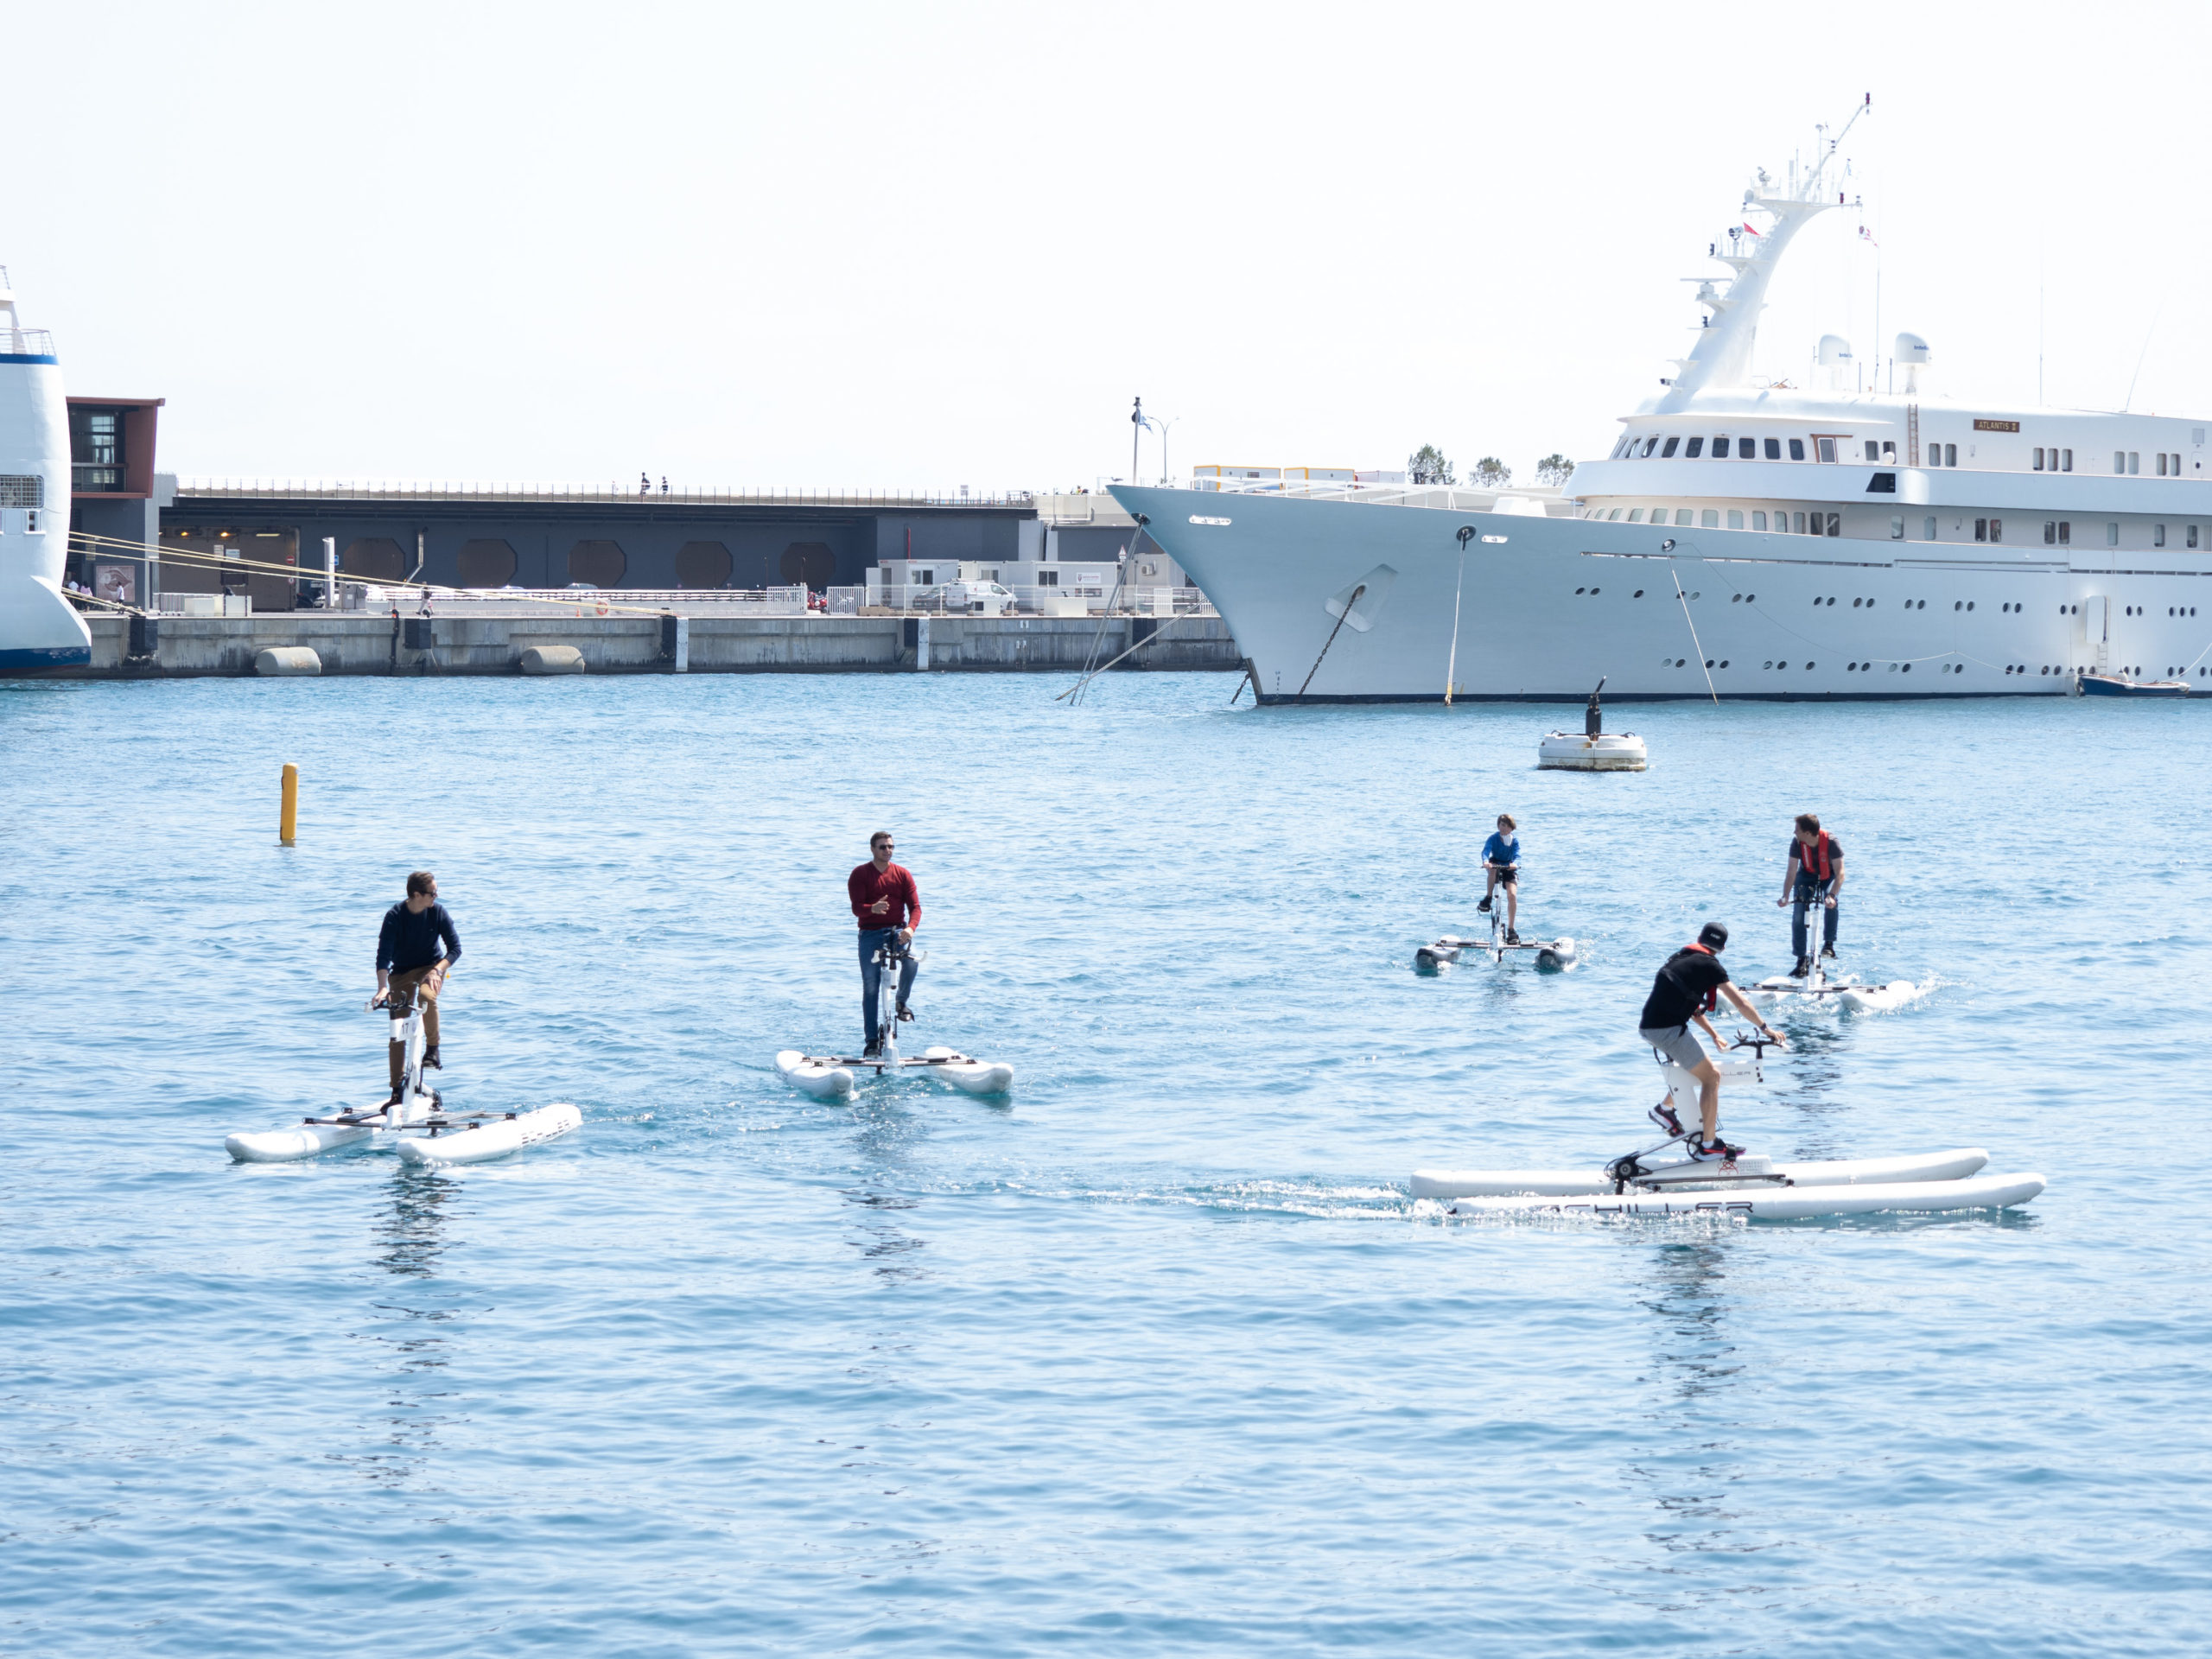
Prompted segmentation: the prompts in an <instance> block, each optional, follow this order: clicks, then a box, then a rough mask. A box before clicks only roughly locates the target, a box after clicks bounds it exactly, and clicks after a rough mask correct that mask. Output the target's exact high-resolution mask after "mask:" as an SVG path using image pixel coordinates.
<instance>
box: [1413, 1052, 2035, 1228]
mask: <svg viewBox="0 0 2212 1659" xmlns="http://www.w3.org/2000/svg"><path fill="white" fill-rule="evenodd" d="M1770 1046H1774V1045H1772V1044H1771V1043H1770V1041H1769V1040H1768V1039H1760V1038H1750V1037H1745V1038H1740V1039H1738V1042H1737V1043H1736V1045H1735V1046H1733V1047H1732V1048H1729V1049H1726V1050H1724V1051H1723V1052H1721V1053H1720V1054H1718V1055H1716V1056H1714V1057H1713V1064H1714V1065H1717V1066H1718V1067H1719V1070H1720V1074H1721V1078H1722V1081H1724V1082H1728V1083H1733V1084H1738V1086H1741V1085H1743V1084H1757V1083H1764V1081H1765V1080H1766V1073H1765V1066H1766V1050H1767V1049H1768V1048H1769V1047H1770ZM1745 1049H1749V1050H1750V1051H1751V1052H1750V1054H1749V1055H1748V1056H1745V1054H1743V1053H1742V1052H1740V1051H1742V1050H1745ZM1660 1067H1661V1072H1662V1076H1664V1077H1665V1078H1666V1080H1667V1103H1668V1104H1669V1106H1670V1107H1671V1108H1672V1109H1674V1110H1675V1112H1676V1113H1677V1114H1678V1116H1680V1117H1681V1118H1683V1119H1685V1120H1688V1121H1689V1122H1695V1121H1696V1118H1697V1099H1698V1085H1697V1080H1696V1079H1695V1078H1694V1077H1692V1076H1691V1075H1690V1073H1689V1072H1688V1071H1686V1070H1684V1069H1683V1068H1682V1067H1681V1066H1680V1065H1676V1064H1675V1062H1674V1061H1672V1060H1670V1059H1668V1058H1665V1057H1664V1056H1661V1057H1660ZM1694 1133H1696V1131H1694V1130H1692V1129H1685V1130H1683V1131H1682V1132H1681V1134H1679V1135H1669V1136H1668V1137H1667V1138H1666V1139H1665V1140H1663V1141H1660V1142H1658V1143H1657V1144H1656V1145H1655V1146H1649V1147H1642V1148H1640V1149H1639V1150H1637V1151H1635V1152H1630V1153H1624V1154H1622V1155H1621V1156H1619V1157H1618V1158H1614V1159H1611V1160H1608V1161H1607V1162H1606V1163H1605V1164H1604V1165H1602V1166H1599V1168H1597V1169H1594V1170H1582V1169H1495V1170H1448V1169H1421V1170H1415V1171H1414V1176H1413V1182H1412V1190H1413V1196H1414V1198H1417V1199H1432V1200H1436V1201H1439V1202H1441V1203H1443V1204H1444V1205H1445V1206H1446V1209H1445V1213H1446V1214H1447V1215H1452V1216H1472V1215H1481V1214H1486V1213H1491V1212H1495V1211H1572V1212H1577V1213H1585V1214H1599V1215H1635V1216H1667V1215H1695V1214H1719V1215H1732V1216H1741V1217H1745V1218H1748V1219H1752V1220H1765V1221H1796V1220H1803V1219H1806V1218H1808V1217H1820V1216H1847V1215H1862V1214H1869V1213H1872V1212H1874V1211H1943V1210H1989V1209H2007V1208H2010V1207H2011V1206H2012V1205H2021V1204H2025V1203H2026V1202H2028V1200H2029V1199H2031V1198H2034V1197H2035V1196H2036V1195H2037V1193H2039V1192H2042V1191H2043V1189H2044V1178H2043V1177H2042V1176H2040V1175H1982V1174H1980V1170H1981V1169H1982V1167H1983V1166H1984V1165H1986V1164H1987V1163H1988V1162H1989V1154H1987V1153H1986V1152H1985V1151H1983V1150H1982V1149H1981V1148H1980V1147H1956V1148H1954V1149H1952V1150H1949V1151H1946V1152H1931V1153H1922V1154H1915V1155H1910V1156H1907V1157H1902V1158H1847V1159H1834V1160H1825V1159H1823V1160H1806V1161H1803V1162H1791V1163H1778V1162H1777V1161H1776V1160H1773V1159H1772V1158H1770V1157H1768V1156H1767V1155H1766V1154H1762V1153H1751V1152H1745V1153H1740V1154H1737V1155H1736V1156H1735V1157H1732V1158H1720V1159H1716V1158H1690V1157H1684V1156H1679V1155H1677V1156H1675V1157H1669V1156H1666V1155H1665V1154H1668V1153H1669V1151H1670V1150H1671V1149H1673V1148H1675V1147H1677V1146H1679V1145H1680V1143H1681V1142H1682V1141H1684V1140H1686V1139H1688V1137H1689V1136H1690V1135H1693V1134H1694Z"/></svg>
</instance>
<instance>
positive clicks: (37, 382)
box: [0, 267, 92, 673]
mask: <svg viewBox="0 0 2212 1659" xmlns="http://www.w3.org/2000/svg"><path fill="white" fill-rule="evenodd" d="M69 484H70V469H69V408H68V404H67V400H66V399H65V398H64V397H63V396H62V391H61V366H60V359H59V358H57V357H56V356H55V355H54V337H53V336H52V335H51V334H48V333H47V331H46V330H44V329H43V328H26V327H23V326H22V321H21V320H20V319H19V318H18V317H17V316H16V295H15V290H14V289H13V287H12V286H11V285H10V283H9V281H8V272H7V270H6V269H5V268H4V267H0V673H8V672H14V671H21V670H23V669H39V668H67V667H71V666H73V665H75V664H84V663H89V662H91V661H92V632H91V631H90V630H89V629H87V628H86V626H85V620H84V619H83V618H82V617H80V616H79V615H78V614H77V612H76V609H75V607H73V606H72V605H71V604H70V603H69V601H67V600H66V599H64V598H62V597H61V577H62V572H63V570H64V569H66V568H67V561H68V543H69Z"/></svg>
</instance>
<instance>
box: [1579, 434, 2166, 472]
mask: <svg viewBox="0 0 2212 1659" xmlns="http://www.w3.org/2000/svg"><path fill="white" fill-rule="evenodd" d="M1808 442H1810V443H1811V444H1812V445H1813V446H1814V448H1813V452H1812V453H1813V454H1816V455H1817V456H1819V458H1820V459H1821V461H1827V462H1830V463H1833V462H1834V461H1835V460H1836V456H1837V446H1838V445H1846V446H1847V445H1849V444H1851V443H1852V442H1853V440H1852V439H1850V438H1841V437H1835V438H1822V437H1815V438H1811V439H1806V438H1731V437H1727V436H1726V435H1721V436H1716V437H1715V438H1713V440H1712V443H1713V452H1712V458H1713V460H1715V461H1726V460H1727V459H1728V458H1729V457H1730V456H1731V455H1733V456H1734V457H1735V458H1736V459H1737V460H1738V461H1758V460H1759V459H1761V458H1762V454H1761V452H1762V451H1764V459H1765V460H1768V461H1780V460H1781V459H1782V458H1783V448H1784V447H1785V446H1787V448H1788V449H1789V459H1790V460H1792V461H1802V460H1804V459H1805V457H1806V448H1805V446H1806V444H1807V443H1808ZM1705 446H1706V439H1705V437H1704V436H1703V435H1699V436H1697V437H1694V438H1684V437H1681V435H1675V436H1673V437H1664V438H1662V435H1660V434H1657V433H1653V434H1651V435H1649V436H1646V435H1641V434H1635V433H1631V434H1630V435H1629V436H1627V437H1625V438H1623V439H1622V440H1621V441H1620V442H1618V443H1617V444H1615V445H1614V446H1613V453H1612V454H1611V456H1609V457H1608V459H1609V460H1612V461H1643V460H1645V459H1647V458H1649V456H1651V455H1652V454H1655V453H1656V454H1657V455H1658V457H1659V459H1660V460H1662V461H1667V460H1670V459H1672V458H1673V457H1674V455H1675V452H1676V451H1677V450H1678V449H1679V450H1680V451H1681V458H1682V459H1683V460H1684V461H1697V460H1700V459H1701V458H1702V457H1703V456H1704V455H1705V454H1706V447H1705ZM1853 459H1854V460H1855V459H1857V457H1856V456H1854V457H1853ZM1866 459H1867V460H1868V461H1872V462H1874V463H1875V464H1876V465H1883V464H1885V463H1886V464H1888V465H1890V466H1895V465H1896V464H1897V444H1896V442H1894V441H1893V440H1891V439H1888V438H1881V439H1876V438H1868V439H1867V440H1866ZM2151 460H2152V464H2153V466H2154V468H2155V475H2156V476H2157V477H2159V478H2179V477H2181V476H2182V467H2181V457H2180V456H2179V455H2178V454H2171V453H2158V454H2153V455H2152V457H2151ZM1958 464H1959V446H1958V445H1957V444H1955V443H1930V444H1929V446H1928V465H1929V466H1930V467H1955V466H1957V465H1958ZM2112 469H2113V472H2114V473H2115V474H2119V475H2120V476H2122V477H2133V476H2135V475H2136V474H2139V473H2140V472H2141V471H2142V470H2143V456H2142V453H2141V452H2140V451H2139V450H2135V449H2115V450H2113V452H2112ZM2032 470H2033V471H2036V472H2038V473H2070V472H2072V471H2073V470H2074V452H2073V451H2072V450H2071V449H2060V448H2046V447H2044V446H2042V445H2038V446H2037V448H2036V450H2035V465H2034V467H2033V468H2032Z"/></svg>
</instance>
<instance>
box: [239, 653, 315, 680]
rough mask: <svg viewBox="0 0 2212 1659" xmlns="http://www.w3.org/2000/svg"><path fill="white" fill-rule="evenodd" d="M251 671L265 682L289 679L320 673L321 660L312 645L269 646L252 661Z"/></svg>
mask: <svg viewBox="0 0 2212 1659" xmlns="http://www.w3.org/2000/svg"><path fill="white" fill-rule="evenodd" d="M253 671H254V672H255V673H257V674H258V675H260V676H261V677H262V678H264V679H265V680H281V679H289V678H293V677H298V676H301V675H310V674H320V673H321V672H322V658H320V657H318V656H316V655H315V647H314V646H313V645H271V646H270V647H269V648H268V649H267V650H265V651H263V652H260V653H258V654H257V656H256V657H255V658H254V659H253Z"/></svg>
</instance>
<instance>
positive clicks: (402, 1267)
mask: <svg viewBox="0 0 2212 1659" xmlns="http://www.w3.org/2000/svg"><path fill="white" fill-rule="evenodd" d="M462 1191H463V1188H462V1186H461V1183H460V1182H458V1181H456V1180H454V1179H453V1178H452V1177H450V1176H448V1175H441V1174H437V1173H434V1172H431V1171H428V1170H419V1169H415V1168H412V1167H410V1166H406V1165H402V1166H400V1167H399V1168H398V1169H397V1170H396V1171H395V1172H394V1173H393V1175H392V1178H391V1184H390V1185H388V1186H387V1187H386V1189H385V1192H386V1201H385V1205H384V1207H383V1208H382V1210H381V1211H379V1212H378V1217H377V1222H376V1225H375V1227H374V1230H373V1237H374V1240H375V1246H374V1250H373V1254H372V1257H371V1260H372V1262H374V1264H375V1265H376V1266H377V1267H378V1268H381V1269H382V1270H383V1271H384V1272H385V1273H387V1274H391V1275H392V1277H393V1278H395V1279H397V1281H399V1283H400V1285H401V1286H403V1287H409V1294H408V1299H407V1300H405V1301H403V1302H390V1301H378V1302H376V1303H374V1304H372V1306H373V1308H374V1311H375V1312H376V1313H377V1314H378V1316H379V1317H378V1322H377V1323H376V1324H375V1325H372V1326H371V1327H370V1328H369V1329H367V1330H365V1331H363V1332H359V1336H361V1337H362V1338H365V1339H367V1340H368V1341H370V1342H372V1343H373V1344H377V1347H378V1350H379V1351H381V1354H382V1361H381V1363H378V1365H377V1366H376V1367H375V1370H374V1375H375V1377H376V1378H378V1379H384V1380H386V1381H385V1387H384V1388H383V1389H381V1390H380V1392H382V1394H383V1396H384V1397H383V1400H382V1402H381V1404H382V1409H381V1410H380V1411H378V1412H377V1413H376V1414H373V1415H372V1416H371V1417H370V1418H369V1419H367V1420H366V1421H364V1422H363V1423H362V1425H361V1429H362V1433H363V1438H364V1440H365V1441H367V1442H368V1443H369V1444H370V1446H372V1448H373V1449H372V1450H369V1451H365V1452H359V1453H356V1454H353V1455H350V1456H348V1455H345V1454H334V1459H335V1460H336V1461H338V1462H340V1463H344V1464H347V1465H353V1466H354V1467H356V1468H357V1469H359V1471H360V1472H361V1473H362V1474H364V1475H365V1476H367V1477H368V1478H370V1479H372V1480H374V1481H377V1482H378V1483H379V1484H401V1483H404V1482H405V1481H406V1480H408V1479H409V1478H410V1477H411V1476H413V1475H414V1474H415V1473H416V1471H417V1470H418V1469H419V1468H420V1467H421V1465H423V1461H424V1459H426V1458H427V1457H428V1455H429V1452H430V1451H431V1450H432V1448H433V1447H434V1446H435V1444H436V1441H437V1433H438V1430H439V1429H440V1428H441V1427H443V1426H445V1425H446V1424H447V1423H448V1421H451V1420H450V1419H449V1418H448V1417H447V1416H446V1415H444V1414H443V1413H442V1409H441V1408H442V1405H443V1402H444V1401H445V1400H446V1398H447V1396H448V1393H449V1392H450V1391H449V1390H448V1389H446V1388H445V1387H444V1386H443V1379H444V1373H445V1371H446V1370H447V1368H448V1366H449V1365H450V1364H451V1363H452V1362H453V1351H452V1349H453V1343H454V1337H455V1335H456V1334H457V1328H458V1324H459V1321H460V1319H461V1312H462V1310H461V1309H460V1308H458V1307H453V1306H438V1305H437V1303H436V1300H435V1299H436V1298H437V1297H439V1296H441V1295H442V1294H447V1287H446V1286H445V1285H443V1284H442V1282H441V1281H440V1280H439V1277H438V1272H437V1268H438V1264H439V1262H440V1260H441V1258H442V1257H443V1256H444V1255H445V1254H446V1251H447V1250H448V1249H449V1248H450V1247H451V1245H452V1243H453V1241H452V1240H451V1239H450V1238H449V1237H448V1235H447V1224H448V1221H449V1219H450V1215H449V1211H451V1209H452V1207H453V1206H454V1205H456V1204H457V1203H458V1202H459V1200H460V1198H461V1194H462ZM369 1380H371V1379H370V1378H367V1377H365V1378H364V1381H365V1382H366V1381H369Z"/></svg>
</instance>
